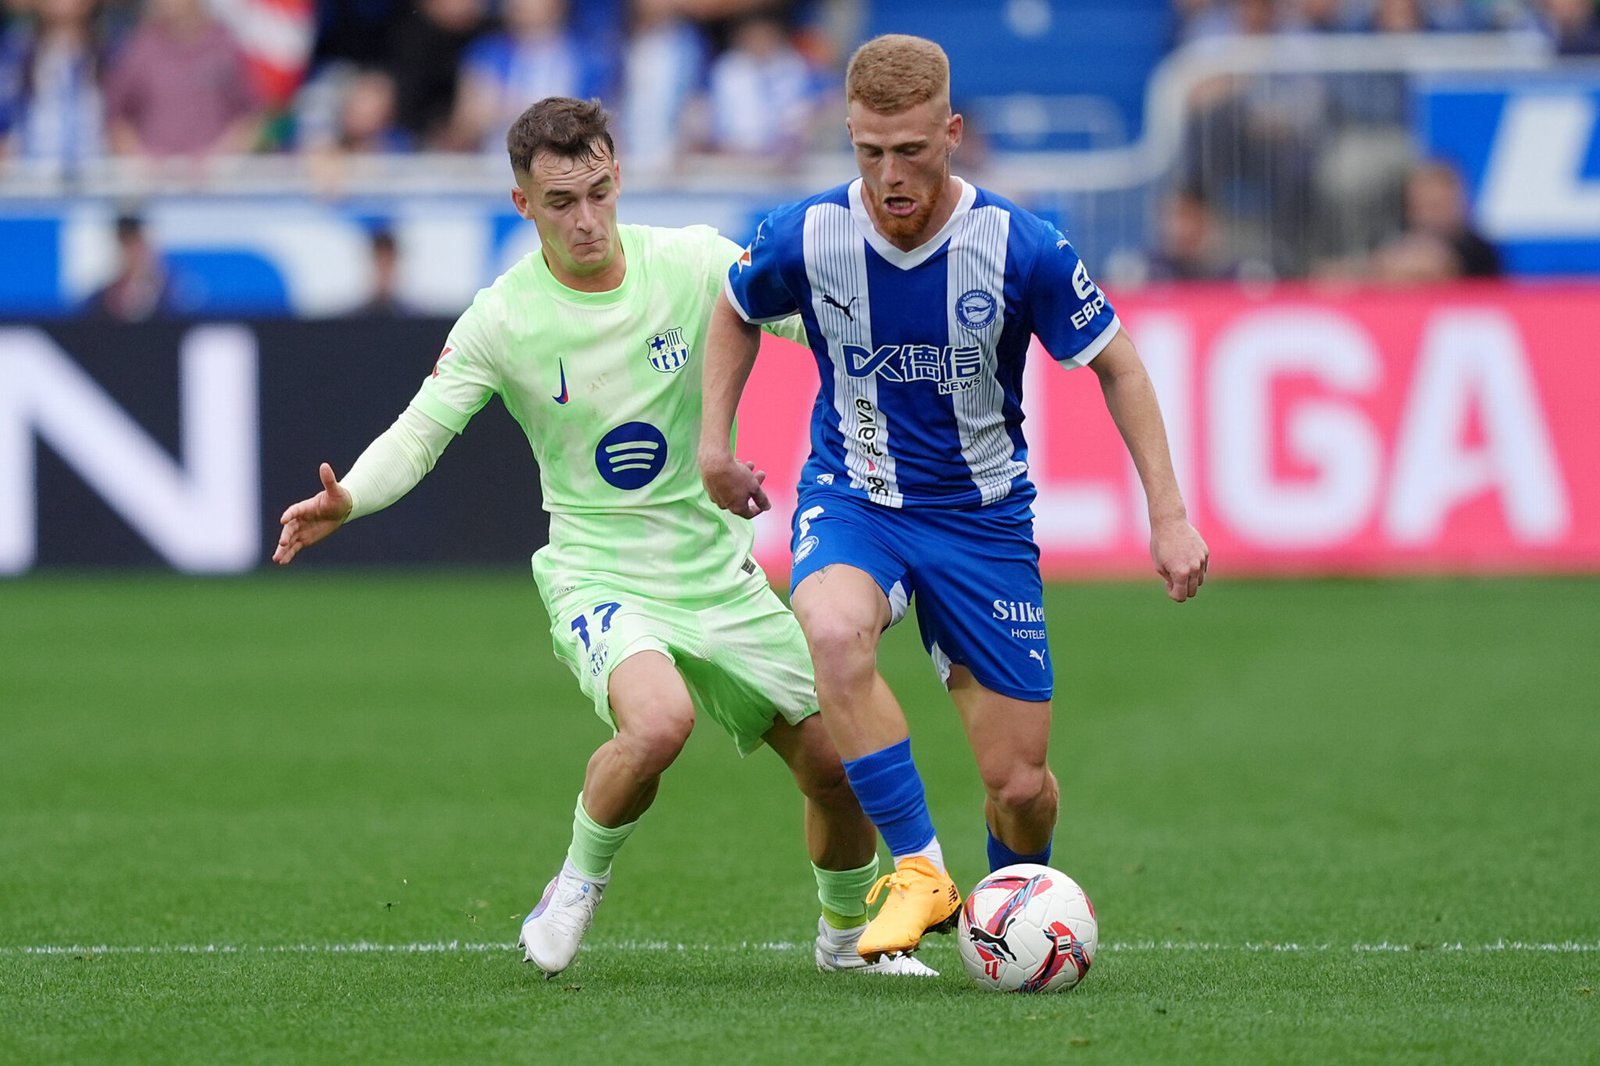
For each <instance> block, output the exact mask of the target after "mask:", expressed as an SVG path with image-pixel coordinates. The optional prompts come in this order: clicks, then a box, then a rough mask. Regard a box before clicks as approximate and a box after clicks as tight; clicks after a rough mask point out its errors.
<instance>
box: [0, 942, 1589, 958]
mask: <svg viewBox="0 0 1600 1066" xmlns="http://www.w3.org/2000/svg"><path fill="white" fill-rule="evenodd" d="M811 946H812V945H811V942H810V941H806V942H804V943H789V942H787V941H761V942H757V943H751V942H748V941H746V942H741V943H727V944H684V943H677V942H673V941H667V940H620V941H614V942H610V943H606V942H598V943H596V944H594V945H592V947H591V948H590V950H597V951H659V952H669V951H670V952H729V951H776V952H784V951H801V950H809V949H810V948H811ZM514 950H515V945H513V944H511V943H509V942H504V943H483V942H475V941H465V940H437V941H430V942H419V943H411V944H381V943H376V942H371V941H365V940H358V941H354V942H351V943H348V944H94V945H89V944H32V945H16V946H0V955H73V956H76V955H450V954H470V953H474V952H488V951H505V952H510V951H514ZM1100 950H1101V951H1112V952H1124V951H1127V952H1162V951H1172V952H1189V951H1201V952H1224V951H1238V952H1263V953H1268V954H1271V953H1287V954H1297V953H1311V952H1351V953H1355V954H1362V953H1376V954H1390V953H1405V952H1417V953H1422V952H1430V951H1438V952H1446V953H1481V952H1499V951H1512V952H1531V953H1537V954H1557V955H1567V954H1584V953H1592V952H1600V941H1581V940H1562V941H1551V942H1538V941H1527V940H1495V941H1490V942H1487V943H1481V944H1468V943H1464V942H1462V941H1446V942H1442V943H1438V944H1430V943H1423V942H1417V943H1410V944H1404V943H1395V942H1391V941H1387V940H1384V941H1379V942H1376V943H1366V944H1296V943H1267V942H1264V941H1245V942H1243V943H1238V944H1223V943H1214V942H1206V941H1201V940H1137V941H1129V942H1126V943H1117V942H1113V943H1106V944H1101V945H1100Z"/></svg>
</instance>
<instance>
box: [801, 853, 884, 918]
mask: <svg viewBox="0 0 1600 1066" xmlns="http://www.w3.org/2000/svg"><path fill="white" fill-rule="evenodd" d="M811 869H812V872H814V873H815V874H816V875H817V899H819V900H821V901H822V920H823V921H825V922H827V923H828V924H829V925H830V926H832V927H833V928H835V929H853V928H855V927H856V926H858V925H863V924H865V923H866V920H867V893H868V892H870V891H872V885H873V883H874V882H875V881H877V880H878V857H877V856H876V855H874V856H873V857H872V861H871V862H869V863H867V864H866V865H865V866H862V867H860V868H858V869H855V870H824V869H823V868H822V867H820V866H818V865H817V864H816V863H812V864H811Z"/></svg>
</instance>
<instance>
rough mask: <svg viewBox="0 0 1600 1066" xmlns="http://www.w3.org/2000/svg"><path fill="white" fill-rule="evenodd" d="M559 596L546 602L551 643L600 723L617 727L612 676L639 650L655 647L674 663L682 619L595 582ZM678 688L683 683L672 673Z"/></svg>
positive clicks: (667, 609) (573, 586)
mask: <svg viewBox="0 0 1600 1066" xmlns="http://www.w3.org/2000/svg"><path fill="white" fill-rule="evenodd" d="M562 587H563V588H564V589H565V591H564V592H563V594H562V595H561V596H559V597H556V598H554V599H552V600H549V601H547V602H546V603H545V610H546V611H547V612H548V613H549V615H550V643H551V646H552V647H553V648H554V650H555V654H556V658H557V659H559V660H561V661H562V662H563V663H565V664H566V666H567V668H568V669H569V670H571V671H572V674H573V676H574V677H575V678H577V680H578V687H579V688H580V689H581V690H582V692H583V694H584V695H585V696H586V697H588V699H589V702H590V705H591V706H592V707H593V708H594V713H595V714H597V715H598V716H599V717H600V719H601V720H602V721H604V722H605V723H606V724H607V725H609V726H611V727H612V729H617V728H618V726H619V722H618V720H617V718H616V717H615V716H614V714H613V712H612V698H611V696H612V693H611V682H612V677H613V675H614V674H615V673H616V671H617V669H618V667H619V666H620V665H621V664H623V663H625V662H628V661H629V660H630V659H631V658H633V657H634V656H636V655H637V654H638V653H640V652H644V651H653V652H657V653H659V658H660V659H663V660H665V662H666V663H667V664H668V665H669V666H672V665H673V664H675V663H676V660H677V658H678V656H677V654H676V653H675V652H674V650H673V649H674V648H675V647H678V646H681V644H682V636H681V631H682V629H683V628H684V626H683V621H682V619H681V618H679V617H678V612H677V611H675V610H674V609H672V608H670V607H667V606H665V605H662V604H658V603H655V602H654V601H650V600H644V599H640V598H638V597H631V596H629V595H628V594H626V593H623V592H618V591H617V590H615V589H611V588H608V587H606V586H602V585H596V584H581V583H579V584H568V585H564V586H562ZM671 673H672V680H671V682H669V687H670V685H671V684H675V685H676V686H677V688H678V689H683V688H684V683H683V681H682V679H681V678H679V677H678V674H677V671H676V670H675V669H674V670H672V671H671Z"/></svg>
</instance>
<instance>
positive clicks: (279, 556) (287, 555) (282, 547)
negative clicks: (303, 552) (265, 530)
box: [272, 523, 300, 566]
mask: <svg viewBox="0 0 1600 1066" xmlns="http://www.w3.org/2000/svg"><path fill="white" fill-rule="evenodd" d="M299 532H300V528H299V524H298V523H295V524H292V525H285V526H284V527H283V532H281V533H279V534H278V547H277V549H276V550H275V551H273V553H272V561H273V562H275V563H277V564H278V565H279V566H288V565H289V563H290V562H292V561H293V560H294V557H295V555H296V554H297V553H298V552H299V551H300V543H299Z"/></svg>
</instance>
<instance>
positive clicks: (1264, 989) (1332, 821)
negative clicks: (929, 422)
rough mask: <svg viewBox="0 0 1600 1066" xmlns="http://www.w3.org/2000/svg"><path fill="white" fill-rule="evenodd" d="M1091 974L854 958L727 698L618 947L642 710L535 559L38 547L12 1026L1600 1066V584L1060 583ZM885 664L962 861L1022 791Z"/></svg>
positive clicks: (9, 620) (91, 1034)
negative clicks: (55, 564) (1163, 589)
mask: <svg viewBox="0 0 1600 1066" xmlns="http://www.w3.org/2000/svg"><path fill="white" fill-rule="evenodd" d="M1046 599H1047V604H1048V607H1049V622H1050V626H1051V634H1052V638H1053V645H1054V648H1055V656H1056V667H1057V675H1058V700H1057V704H1056V722H1055V731H1054V739H1053V748H1052V762H1053V765H1054V767H1055V769H1056V772H1057V774H1058V775H1059V776H1060V778H1061V782H1062V795H1063V801H1064V804H1063V814H1062V822H1061V827H1060V830H1059V832H1058V835H1057V838H1056V860H1055V864H1056V865H1058V866H1060V867H1062V868H1063V869H1065V870H1067V871H1068V872H1069V873H1071V874H1072V875H1073V876H1075V877H1077V878H1078V879H1079V880H1080V881H1081V882H1082V883H1083V885H1084V886H1085V888H1086V889H1087V890H1088V891H1089V893H1090V895H1091V897H1092V898H1093V899H1094V901H1095V903H1096V906H1097V909H1098V911H1099V915H1100V919H1101V933H1100V936H1101V939H1100V954H1099V956H1098V957H1097V959H1096V961H1095V966H1094V969H1093V970H1092V971H1091V972H1090V974H1089V976H1088V978H1087V979H1086V980H1085V982H1084V983H1083V985H1081V986H1080V987H1079V988H1078V989H1076V990H1075V991H1073V992H1070V993H1067V994H1064V995H1052V996H1037V997H1015V996H1013V997H1006V996H997V995H992V994H988V993H985V992H983V991H981V990H979V989H978V988H977V987H976V986H975V985H973V984H971V983H969V982H968V981H967V979H966V978H965V976H964V975H963V974H962V972H961V968H960V963H959V960H958V959H957V956H956V952H955V947H954V944H953V943H952V942H951V941H950V940H949V939H948V938H943V937H939V938H934V939H933V940H931V941H930V943H929V945H928V946H927V948H926V949H925V950H924V952H923V957H924V958H925V959H926V960H927V961H928V962H929V963H931V964H932V965H934V966H935V967H937V968H939V969H941V970H943V975H942V976H941V977H939V978H938V979H936V980H932V981H928V982H913V981H904V980H903V981H893V980H888V979H872V978H862V977H859V976H856V975H822V974H818V973H816V972H815V970H814V969H813V967H812V963H811V957H810V947H809V945H810V937H811V933H812V925H813V922H814V920H815V913H816V912H815V901H814V898H813V886H812V883H811V877H810V874H809V871H808V868H807V866H806V863H805V855H804V850H803V848H802V844H801V837H800V825H799V804H798V800H797V797H796V794H795V792H794V790H793V787H792V786H791V784H790V783H789V779H788V776H787V774H786V773H785V772H784V771H783V768H782V766H781V764H779V763H778V761H777V760H776V759H775V758H773V757H772V756H771V755H770V753H765V752H763V753H760V754H758V755H756V756H754V757H752V758H750V759H748V760H745V761H743V762H741V761H739V760H738V759H737V758H736V756H735V755H734V753H733V750H732V746H731V744H730V743H729V742H728V741H727V740H726V738H725V737H723V736H721V735H720V734H718V733H717V732H716V731H715V730H714V729H713V728H711V727H709V726H702V728H701V729H700V730H697V733H696V736H695V738H694V740H693V741H692V742H691V744H690V747H689V750H688V751H687V752H686V753H685V755H684V757H683V759H682V760H681V762H680V763H679V765H678V766H676V767H675V768H674V769H673V771H672V772H671V774H670V775H669V777H668V778H667V780H666V782H665V783H664V785H663V787H662V790H661V797H660V800H659V801H658V803H657V805H656V808H655V809H654V810H653V811H652V812H650V814H649V815H647V817H646V820H645V822H644V823H643V824H642V826H641V828H640V830H639V832H638V833H636V834H635V836H634V837H633V839H632V840H631V841H630V842H629V845H628V847H627V849H626V850H625V851H624V852H623V854H622V856H621V858H620V859H619V860H618V863H617V867H616V875H615V879H614V881H613V884H612V888H611V890H610V892H609V893H608V895H607V897H606V903H605V906H604V907H602V908H601V910H600V914H599V918H598V921H597V923H596V925H595V927H594V929H593V930H592V932H591V934H590V939H589V942H588V943H587V944H586V946H585V950H584V951H583V953H582V954H581V955H580V956H579V960H578V962H577V964H576V965H575V966H574V967H573V968H572V969H571V970H569V971H568V972H567V973H565V974H562V975H561V976H560V977H559V978H557V979H555V980H553V981H545V980H542V979H541V978H540V976H539V975H538V974H537V973H536V972H535V971H534V970H533V969H532V968H531V967H528V966H524V965H521V964H520V963H519V962H518V961H517V956H516V955H515V954H514V952H513V950H512V946H511V945H512V941H513V940H514V939H515V937H516V931H517V925H518V922H519V919H520V917H521V915H522V914H523V913H524V912H525V911H526V910H527V908H528V907H529V906H530V905H531V904H532V902H533V901H534V899H535V898H536V896H537V893H538V891H539V889H540V888H542V886H543V884H544V882H545V880H546V879H547V878H548V877H549V875H550V873H551V872H552V870H553V868H554V866H555V864H556V863H557V862H558V860H559V858H560V855H561V852H562V850H563V848H564V846H565V842H566V837H567V831H568V827H569V824H570V814H571V809H572V801H573V797H574V795H575V793H576V791H577V789H578V786H579V782H580V780H581V774H582V770H583V765H584V762H585V761H586V759H587V756H588V753H589V752H590V751H591V750H592V748H593V747H594V745H595V744H597V743H598V742H599V741H600V740H601V739H602V738H603V731H602V728H601V726H600V724H599V723H598V721H597V720H596V719H595V718H594V717H593V715H592V714H591V713H590V712H589V711H588V710H587V709H586V708H585V706H584V704H583V701H582V699H581V697H580V696H579V695H578V692H577V688H576V686H575V684H574V683H573V682H572V680H571V678H570V677H569V676H568V675H567V674H566V673H565V671H564V669H563V668H562V667H561V666H560V665H559V664H558V663H557V662H556V661H555V660H554V658H553V657H552V656H551V654H550V651H549V646H548V639H547V637H546V634H545V625H546V623H545V620H544V618H543V615H542V612H541V610H540V608H539V605H538V600H537V597H536V595H535V593H534V589H533V585H532V582H531V581H530V580H528V578H527V577H526V575H525V574H524V573H521V572H517V571H509V572H505V573H468V574H454V573H421V574H414V575H413V574H406V575H394V574H389V575H376V574H370V573H368V574H363V573H349V572H336V571H329V570H322V571H312V572H304V573H302V572H285V573H273V574H270V575H262V576H258V577H253V578H250V579H245V580H237V581H233V580H228V581H205V580H191V579H183V578H175V577H163V576H147V577H112V576H68V577H44V578H31V579H26V580H21V581H13V582H10V583H3V584H0V1062H5V1063H13V1062H15V1063H34V1062H41V1063H48V1062H82V1063H98V1062H150V1063H163V1064H167V1063H215V1062H224V1061H226V1062H239V1061H250V1062H254V1061H264V1062H324V1061H326V1062H346V1063H374V1062H397V1063H426V1062H463V1063H487V1062H514V1061H524V1062H547V1061H551V1062H553V1061H562V1062H590V1061H615V1062H623V1063H627V1062H651V1063H699V1062H777V1063H783V1062H803V1063H806V1064H807V1066H819V1064H823V1063H859V1062H863V1061H870V1060H872V1059H875V1058H878V1057H881V1056H892V1061H895V1062H913V1061H915V1062H930V1063H932V1062H939V1063H944V1062H949V1063H979V1062H1018V1061H1025V1062H1085V1063H1090V1062H1149V1063H1199V1062H1215V1063H1237V1062H1274V1063H1293V1062H1308V1063H1309V1062H1314V1063H1320V1062H1383V1063H1389V1062H1402V1063H1403V1062H1449V1063H1457V1062H1484V1063H1497V1064H1498V1063H1502V1062H1508V1061H1509V1062H1529V1061H1538V1062H1552V1063H1571V1062H1600V995H1596V989H1597V988H1600V696H1597V693H1600V652H1597V649H1600V639H1597V638H1600V581H1597V580H1595V579H1587V578H1585V579H1573V578H1568V579H1538V580H1535V579H1526V580H1495V581H1445V580H1421V581H1396V582H1365V581H1327V582H1259V583H1257V582H1229V581H1227V580H1224V579H1221V578H1218V579H1217V580H1215V581H1214V582H1213V584H1212V585H1209V586H1208V587H1207V589H1206V591H1205V593H1204V595H1202V596H1201V597H1200V599H1199V600H1198V601H1196V602H1194V603H1192V604H1188V605H1185V606H1182V607H1177V606H1174V605H1172V604H1170V603H1167V602H1165V600H1164V599H1163V597H1162V595H1161V593H1160V590H1159V587H1158V586H1157V584H1156V583H1155V582H1154V581H1150V582H1142V583H1137V584H1087V585H1064V586H1057V587H1054V588H1052V589H1051V590H1050V591H1049V592H1048V594H1047V597H1046ZM911 628H912V627H910V626H907V627H904V628H903V629H902V630H897V631H895V632H893V633H891V634H890V636H889V638H888V639H887V641H886V647H885V651H884V655H883V662H882V665H883V670H884V673H885V674H886V675H887V676H888V678H889V680H890V683H891V684H892V685H893V686H894V687H895V689H896V690H897V692H898V693H899V694H900V695H901V698H902V700H903V702H904V703H905V705H906V707H907V709H908V712H909V714H910V717H911V719H912V723H913V733H914V737H915V741H914V743H915V747H916V752H917V756H918V760H919V763H920V765H921V768H922V771H923V774H924V777H925V778H926V780H927V781H928V782H930V793H931V803H932V806H933V813H934V818H935V821H936V824H937V825H938V826H939V828H940V832H941V839H942V841H943V843H944V847H945V852H946V855H947V857H948V858H949V859H950V861H951V864H952V868H953V871H954V872H955V874H956V877H957V880H958V881H959V882H962V883H963V884H964V885H967V886H970V885H971V884H972V883H973V882H974V881H976V880H977V878H978V877H979V876H980V875H981V874H982V873H983V872H984V869H985V866H984V858H983V836H982V833H983V829H982V822H981V795H980V792H979V787H978V783H977V777H976V773H975V771H974V769H973V766H972V761H971V756H970V754H969V753H968V752H967V750H966V747H965V744H964V742H963V740H962V737H961V734H960V732H959V728H958V725H957V722H956V719H955V715H954V713H953V711H952V710H951V708H950V707H949V705H948V703H947V701H946V700H945V699H944V697H943V695H942V694H941V692H940V691H939V689H938V687H937V684H936V681H935V678H934V676H933V671H932V668H931V667H930V666H929V665H928V664H927V661H926V659H925V657H924V656H923V655H922V652H921V649H920V647H919V646H918V644H917V641H916V636H915V633H914V632H912V631H911Z"/></svg>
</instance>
